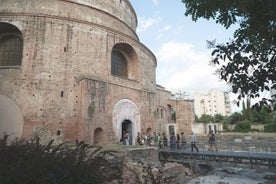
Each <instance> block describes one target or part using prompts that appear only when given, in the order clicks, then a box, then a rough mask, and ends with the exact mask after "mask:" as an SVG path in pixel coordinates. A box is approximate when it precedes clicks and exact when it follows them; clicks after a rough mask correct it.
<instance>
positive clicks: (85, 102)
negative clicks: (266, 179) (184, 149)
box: [0, 0, 156, 143]
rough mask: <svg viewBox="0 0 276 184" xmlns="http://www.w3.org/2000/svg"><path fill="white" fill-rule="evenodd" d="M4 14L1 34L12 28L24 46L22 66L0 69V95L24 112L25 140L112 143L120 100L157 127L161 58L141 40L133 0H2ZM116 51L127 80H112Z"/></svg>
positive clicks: (146, 123)
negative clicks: (155, 113) (132, 105)
mask: <svg viewBox="0 0 276 184" xmlns="http://www.w3.org/2000/svg"><path fill="white" fill-rule="evenodd" d="M0 12H1V15H0V27H1V28H2V29H1V30H4V29H5V28H7V27H12V26H14V27H16V29H18V33H21V38H22V41H23V54H22V63H21V65H20V66H16V67H14V66H10V67H9V66H8V67H7V66H0V73H1V76H2V77H1V79H0V84H1V85H0V89H1V90H0V94H2V95H4V96H7V97H9V98H11V99H12V100H14V101H15V103H16V104H17V105H18V106H19V108H20V109H21V111H22V115H23V117H24V127H23V137H26V138H30V137H32V136H43V137H44V138H45V139H52V138H55V139H57V140H60V139H62V140H63V141H75V140H77V139H80V140H83V139H85V140H86V141H87V142H89V143H94V142H95V141H94V138H95V137H97V142H98V143H109V142H111V141H112V139H113V138H114V137H115V135H116V134H118V132H117V133H116V132H114V131H115V130H113V128H112V127H113V124H112V122H113V120H112V118H113V116H112V113H113V108H114V106H115V104H116V102H118V101H120V100H121V99H130V100H131V101H133V102H134V103H135V104H136V105H137V107H138V109H139V113H140V119H139V121H140V122H136V123H138V124H139V126H140V127H145V129H146V128H148V127H150V128H152V129H155V124H154V122H155V119H154V116H153V111H154V110H155V109H156V108H155V90H156V87H155V83H156V81H155V69H156V59H155V57H154V55H153V54H152V53H151V51H150V50H149V49H148V48H146V47H145V46H144V45H142V44H141V43H140V42H139V41H138V38H137V35H136V33H135V29H136V26H137V20H136V15H135V12H134V11H133V8H132V6H131V5H130V4H129V2H128V1H126V0H112V1H91V0H82V1H81V0H79V1H64V0H60V1H53V0H33V1H32V0H31V1H30V0H28V1H27V0H25V1H24V0H23V1H16V0H4V1H1V7H0ZM7 25H8V26H7ZM7 33H9V32H8V30H7V31H6V32H5V34H7ZM0 34H1V32H0ZM114 49H115V50H116V51H120V52H121V53H122V54H124V56H125V57H126V59H127V61H128V65H127V66H128V76H127V78H121V77H118V76H114V75H112V74H111V53H112V51H113V50H114ZM86 84H87V85H86ZM126 119H131V117H123V119H120V120H118V121H119V123H122V122H123V121H124V120H126ZM44 130H46V131H44ZM118 131H120V130H118ZM137 131H138V130H137ZM95 133H99V135H104V136H99V135H94V134H95ZM133 134H134V135H135V134H136V132H133ZM99 137H102V138H101V140H99Z"/></svg>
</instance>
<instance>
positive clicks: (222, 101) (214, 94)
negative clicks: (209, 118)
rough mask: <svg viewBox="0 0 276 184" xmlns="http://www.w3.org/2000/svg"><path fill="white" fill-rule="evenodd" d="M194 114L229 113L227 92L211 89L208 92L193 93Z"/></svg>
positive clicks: (229, 105) (229, 106)
mask: <svg viewBox="0 0 276 184" xmlns="http://www.w3.org/2000/svg"><path fill="white" fill-rule="evenodd" d="M194 108H195V114H196V115H197V116H198V117H201V116H202V115H203V114H207V115H213V116H214V115H216V114H221V115H223V116H226V115H230V114H231V103H230V98H229V93H227V92H223V91H220V90H217V89H212V90H210V91H209V92H208V93H195V94H194Z"/></svg>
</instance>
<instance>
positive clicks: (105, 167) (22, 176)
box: [0, 136, 121, 184]
mask: <svg viewBox="0 0 276 184" xmlns="http://www.w3.org/2000/svg"><path fill="white" fill-rule="evenodd" d="M112 155H115V154H114V151H104V150H102V148H101V147H93V146H88V145H87V144H84V143H83V142H80V143H77V144H76V145H68V144H65V143H63V144H60V145H57V146H54V145H53V141H51V142H49V144H48V145H41V144H40V143H39V139H36V140H35V141H28V142H25V141H23V140H14V141H13V142H11V143H8V141H7V136H6V137H4V138H3V139H2V138H0V156H1V159H0V181H1V182H0V183H1V184H10V183H14V184H17V183H20V184H30V183H34V184H37V183H39V184H50V183H51V184H63V183H66V184H76V183H78V184H90V183H104V182H110V183H111V182H112V181H113V180H120V179H121V167H120V166H119V165H114V164H113V165H112V164H110V161H108V160H107V159H106V158H109V157H111V156H112ZM114 159H115V160H117V162H118V161H119V159H118V158H114ZM113 162H114V161H113Z"/></svg>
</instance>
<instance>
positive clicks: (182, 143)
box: [180, 132, 187, 149]
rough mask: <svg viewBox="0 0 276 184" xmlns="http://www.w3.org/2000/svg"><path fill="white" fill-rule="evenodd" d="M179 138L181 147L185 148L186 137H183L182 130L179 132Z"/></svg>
mask: <svg viewBox="0 0 276 184" xmlns="http://www.w3.org/2000/svg"><path fill="white" fill-rule="evenodd" d="M180 140H181V146H180V147H181V149H185V148H186V143H187V142H186V137H185V134H184V132H181V135H180Z"/></svg>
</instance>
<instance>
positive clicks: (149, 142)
mask: <svg viewBox="0 0 276 184" xmlns="http://www.w3.org/2000/svg"><path fill="white" fill-rule="evenodd" d="M160 137H161V136H160V134H157V133H156V132H153V136H152V135H151V134H150V133H147V134H146V133H145V132H143V133H142V134H141V133H140V132H138V134H137V138H136V142H137V143H138V144H139V145H145V146H157V145H158V142H159V140H160Z"/></svg>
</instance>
